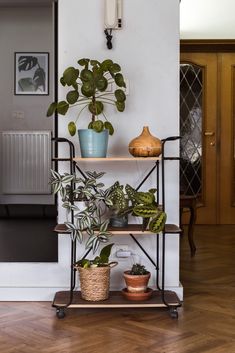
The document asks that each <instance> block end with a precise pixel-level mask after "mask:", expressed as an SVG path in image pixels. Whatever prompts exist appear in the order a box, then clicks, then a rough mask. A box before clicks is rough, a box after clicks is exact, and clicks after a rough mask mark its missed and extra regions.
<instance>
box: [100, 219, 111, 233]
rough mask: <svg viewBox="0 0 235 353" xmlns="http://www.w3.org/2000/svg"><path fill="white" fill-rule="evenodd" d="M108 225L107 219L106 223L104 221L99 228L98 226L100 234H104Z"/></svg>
mask: <svg viewBox="0 0 235 353" xmlns="http://www.w3.org/2000/svg"><path fill="white" fill-rule="evenodd" d="M108 225H109V219H107V220H106V221H104V222H103V223H102V224H101V226H100V232H106V230H107V228H108Z"/></svg>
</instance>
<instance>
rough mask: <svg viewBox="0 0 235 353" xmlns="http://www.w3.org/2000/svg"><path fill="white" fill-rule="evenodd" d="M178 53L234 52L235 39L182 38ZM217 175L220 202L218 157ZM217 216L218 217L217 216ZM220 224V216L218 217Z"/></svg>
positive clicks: (218, 128)
mask: <svg viewBox="0 0 235 353" xmlns="http://www.w3.org/2000/svg"><path fill="white" fill-rule="evenodd" d="M180 53H233V54H235V40H234V39H183V40H180ZM218 75H219V79H220V80H221V72H218ZM220 114H221V107H220V105H219V106H218V113H217V118H216V120H217V135H218V136H217V137H218V138H219V143H220V139H221V126H220V124H221V119H220ZM216 164H217V168H216V169H217V175H219V178H218V180H217V187H216V189H217V195H218V197H219V202H220V197H221V195H220V185H219V183H220V174H219V173H220V166H221V160H220V157H218V160H217V163H216ZM217 218H218V217H217ZM218 220H219V224H220V217H219V219H218Z"/></svg>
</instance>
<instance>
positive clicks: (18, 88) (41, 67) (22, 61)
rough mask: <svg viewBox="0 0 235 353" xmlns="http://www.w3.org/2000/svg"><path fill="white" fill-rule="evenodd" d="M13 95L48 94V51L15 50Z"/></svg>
mask: <svg viewBox="0 0 235 353" xmlns="http://www.w3.org/2000/svg"><path fill="white" fill-rule="evenodd" d="M14 81H15V82H14V86H15V89H14V93H15V95H37V96H38V95H40V96H41V95H49V53H48V52H45V53H44V52H15V80H14Z"/></svg>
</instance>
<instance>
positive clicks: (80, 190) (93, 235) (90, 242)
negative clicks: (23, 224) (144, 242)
mask: <svg viewBox="0 0 235 353" xmlns="http://www.w3.org/2000/svg"><path fill="white" fill-rule="evenodd" d="M51 174H52V178H51V185H52V190H53V193H54V194H59V195H60V197H61V199H62V201H63V204H62V207H63V208H65V209H66V211H67V212H66V214H67V221H66V222H64V223H65V225H66V227H67V229H68V232H69V233H70V234H71V237H72V239H73V240H74V241H75V240H76V239H77V240H78V241H79V242H80V243H82V242H83V241H85V242H86V248H92V249H93V252H95V251H96V250H97V248H98V247H99V245H100V243H106V242H108V240H109V237H110V236H111V235H112V234H111V233H110V232H109V231H108V223H109V220H108V219H106V217H105V215H106V212H105V205H106V206H108V207H110V206H112V201H111V200H110V198H109V197H108V195H107V194H106V193H105V191H104V190H103V187H104V184H103V183H102V182H100V181H99V180H98V179H100V178H101V177H102V176H103V175H104V173H103V172H101V173H96V172H85V176H86V177H85V178H83V177H81V178H78V177H77V176H75V175H73V174H68V173H64V174H62V175H61V174H59V173H58V172H56V171H54V170H52V171H51ZM76 201H84V205H85V207H84V208H80V207H79V204H78V203H77V202H76ZM72 211H73V214H74V222H71V221H70V220H69V215H70V214H71V212H72ZM85 234H87V235H88V237H87V239H86V240H85V239H84V235H85Z"/></svg>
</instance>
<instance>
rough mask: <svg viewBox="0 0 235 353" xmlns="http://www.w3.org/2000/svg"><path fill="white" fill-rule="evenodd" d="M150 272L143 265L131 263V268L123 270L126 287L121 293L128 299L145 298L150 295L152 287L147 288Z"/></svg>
mask: <svg viewBox="0 0 235 353" xmlns="http://www.w3.org/2000/svg"><path fill="white" fill-rule="evenodd" d="M150 276H151V273H150V272H149V271H147V270H146V268H145V266H144V265H141V264H139V263H135V264H133V266H132V268H131V270H128V271H125V272H124V280H125V282H126V288H124V290H123V294H124V295H125V297H126V298H127V299H129V300H146V299H148V298H150V296H151V295H152V289H151V288H148V282H149V279H150Z"/></svg>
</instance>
